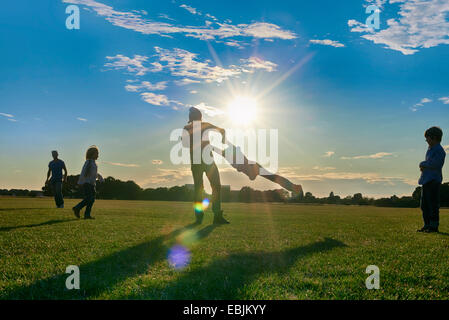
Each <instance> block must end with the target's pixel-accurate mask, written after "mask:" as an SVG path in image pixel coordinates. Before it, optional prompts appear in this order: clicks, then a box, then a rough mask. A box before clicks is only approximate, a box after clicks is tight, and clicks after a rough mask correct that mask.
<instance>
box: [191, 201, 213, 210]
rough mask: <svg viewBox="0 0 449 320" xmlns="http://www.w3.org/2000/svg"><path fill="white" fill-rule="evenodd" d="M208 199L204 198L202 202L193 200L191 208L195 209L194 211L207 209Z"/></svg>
mask: <svg viewBox="0 0 449 320" xmlns="http://www.w3.org/2000/svg"><path fill="white" fill-rule="evenodd" d="M209 203H210V202H209V199H207V198H206V199H204V200H203V201H202V202H195V204H194V205H193V209H194V210H195V212H198V213H199V212H204V211H206V210H207V208H208V207H209Z"/></svg>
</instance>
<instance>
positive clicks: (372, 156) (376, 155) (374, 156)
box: [340, 152, 393, 160]
mask: <svg viewBox="0 0 449 320" xmlns="http://www.w3.org/2000/svg"><path fill="white" fill-rule="evenodd" d="M392 155H393V154H392V153H389V152H378V153H374V154H370V155H366V156H353V157H341V158H340V159H342V160H350V159H355V160H357V159H381V158H385V157H388V156H392Z"/></svg>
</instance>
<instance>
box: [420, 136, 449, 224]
mask: <svg viewBox="0 0 449 320" xmlns="http://www.w3.org/2000/svg"><path fill="white" fill-rule="evenodd" d="M424 137H425V138H426V142H427V144H428V145H429V148H428V149H427V152H426V160H425V161H422V162H421V163H420V164H419V168H420V170H421V177H420V178H419V182H418V183H419V184H420V185H422V191H421V210H422V216H423V220H424V227H422V228H421V229H419V230H418V232H438V226H439V223H440V186H441V182H442V181H443V175H442V169H443V165H444V159H445V157H446V152H445V151H444V148H443V147H442V146H441V144H440V143H441V138H442V137H443V131H442V130H441V129H440V128H438V127H432V128H429V129H427V130H426V132H425V133H424Z"/></svg>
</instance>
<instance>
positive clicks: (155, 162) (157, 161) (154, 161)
mask: <svg viewBox="0 0 449 320" xmlns="http://www.w3.org/2000/svg"><path fill="white" fill-rule="evenodd" d="M151 163H152V164H156V165H161V164H163V163H164V162H163V161H162V160H152V161H151Z"/></svg>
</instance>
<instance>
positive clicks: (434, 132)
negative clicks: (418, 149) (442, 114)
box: [424, 127, 443, 142]
mask: <svg viewBox="0 0 449 320" xmlns="http://www.w3.org/2000/svg"><path fill="white" fill-rule="evenodd" d="M424 136H425V137H429V138H430V139H432V140H436V141H438V142H441V138H442V137H443V130H441V128H440V127H432V128H429V129H427V130H426V132H425V133H424Z"/></svg>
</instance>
